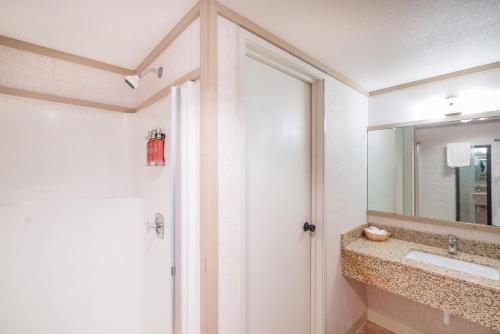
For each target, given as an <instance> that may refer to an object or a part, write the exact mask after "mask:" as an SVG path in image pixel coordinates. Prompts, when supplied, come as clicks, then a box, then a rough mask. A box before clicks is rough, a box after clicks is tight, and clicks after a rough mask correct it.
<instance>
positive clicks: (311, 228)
mask: <svg viewBox="0 0 500 334" xmlns="http://www.w3.org/2000/svg"><path fill="white" fill-rule="evenodd" d="M303 229H304V232H307V231H309V232H314V231H316V225H314V224H309V223H308V222H306V223H305V224H304V227H303Z"/></svg>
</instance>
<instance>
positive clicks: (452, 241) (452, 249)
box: [448, 234, 458, 255]
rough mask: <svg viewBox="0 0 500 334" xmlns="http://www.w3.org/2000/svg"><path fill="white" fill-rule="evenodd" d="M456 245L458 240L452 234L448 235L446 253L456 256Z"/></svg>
mask: <svg viewBox="0 0 500 334" xmlns="http://www.w3.org/2000/svg"><path fill="white" fill-rule="evenodd" d="M457 243H458V239H457V237H456V236H454V235H453V234H449V235H448V253H450V254H453V255H454V254H457Z"/></svg>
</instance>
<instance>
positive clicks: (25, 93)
mask: <svg viewBox="0 0 500 334" xmlns="http://www.w3.org/2000/svg"><path fill="white" fill-rule="evenodd" d="M0 94H4V95H11V96H18V97H24V98H29V99H36V100H42V101H48V102H56V103H63V104H71V105H74V106H79V107H86V108H93V109H101V110H108V111H118V112H124V113H134V112H135V111H136V109H135V108H128V107H122V106H117V105H112V104H106V103H100V102H93V101H89V100H81V99H75V98H72V97H65V96H59V95H52V94H46V93H37V92H32V91H29V90H24V89H18V88H9V87H4V86H0Z"/></svg>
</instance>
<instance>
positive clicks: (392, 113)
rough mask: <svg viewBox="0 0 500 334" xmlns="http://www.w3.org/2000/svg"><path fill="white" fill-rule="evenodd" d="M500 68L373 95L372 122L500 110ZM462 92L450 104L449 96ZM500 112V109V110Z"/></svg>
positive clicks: (389, 121) (371, 106)
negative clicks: (453, 103)
mask: <svg viewBox="0 0 500 334" xmlns="http://www.w3.org/2000/svg"><path fill="white" fill-rule="evenodd" d="M499 91H500V69H498V68H497V69H493V70H488V71H483V72H478V73H474V74H469V75H464V76H460V77H455V78H451V79H447V80H442V81H436V82H433V83H428V84H425V85H420V86H416V87H412V88H407V89H402V90H397V91H394V92H389V93H385V94H380V95H374V96H370V98H369V110H370V111H369V125H379V124H388V123H400V122H411V121H418V120H427V119H435V118H442V117H443V115H444V114H446V113H449V112H463V113H464V114H471V113H480V112H489V111H498V110H500V94H499V93H498V92H499ZM449 96H458V97H459V99H458V100H457V101H456V103H455V106H454V107H452V108H450V107H449V106H448V105H447V102H446V98H447V97H449ZM499 114H500V113H499Z"/></svg>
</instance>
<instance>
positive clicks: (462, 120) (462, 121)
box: [460, 119, 472, 123]
mask: <svg viewBox="0 0 500 334" xmlns="http://www.w3.org/2000/svg"><path fill="white" fill-rule="evenodd" d="M470 121H472V119H461V120H460V123H469V122H470Z"/></svg>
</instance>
